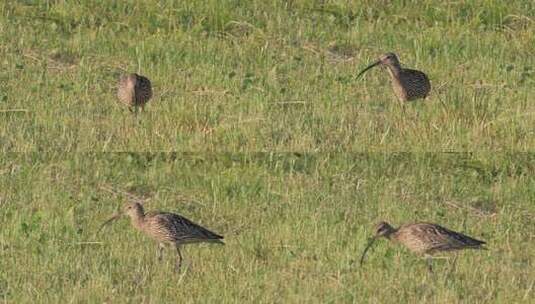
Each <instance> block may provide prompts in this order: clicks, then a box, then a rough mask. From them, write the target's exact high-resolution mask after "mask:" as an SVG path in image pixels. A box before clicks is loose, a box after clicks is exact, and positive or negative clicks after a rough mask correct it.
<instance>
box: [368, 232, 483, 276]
mask: <svg viewBox="0 0 535 304" xmlns="http://www.w3.org/2000/svg"><path fill="white" fill-rule="evenodd" d="M380 237H384V238H387V239H389V240H391V241H395V242H398V243H401V244H402V245H404V246H405V247H407V248H408V249H409V250H410V251H412V252H413V253H416V254H418V255H424V256H426V260H427V263H428V268H429V271H432V267H431V255H432V254H434V253H437V252H442V251H452V250H461V249H485V248H484V247H482V246H483V245H484V244H486V243H485V242H484V241H480V240H476V239H474V238H471V237H469V236H467V235H464V234H462V233H459V232H455V231H452V230H449V229H447V228H444V227H442V226H439V225H437V224H431V223H414V224H407V225H403V226H401V227H399V228H394V227H392V226H390V224H388V223H387V222H380V223H379V224H377V226H376V230H375V236H374V237H373V238H372V239H371V240H370V242H369V243H368V246H366V249H364V252H363V253H362V257H361V258H360V264H361V265H362V263H363V262H364V256H365V255H366V252H367V251H368V249H369V248H370V247H371V246H372V244H373V243H374V241H375V240H376V239H377V238H380Z"/></svg>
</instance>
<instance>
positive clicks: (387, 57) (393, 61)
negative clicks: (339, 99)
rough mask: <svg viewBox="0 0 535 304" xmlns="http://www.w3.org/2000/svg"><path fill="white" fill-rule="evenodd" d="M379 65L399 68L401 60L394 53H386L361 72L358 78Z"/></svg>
mask: <svg viewBox="0 0 535 304" xmlns="http://www.w3.org/2000/svg"><path fill="white" fill-rule="evenodd" d="M378 65H386V66H392V67H399V66H400V64H399V60H398V56H396V54H394V53H385V54H383V55H381V56H380V57H379V59H378V60H377V61H375V62H373V63H372V64H370V65H368V66H367V67H366V68H365V69H363V70H362V71H360V72H359V74H358V75H357V78H359V77H360V76H361V75H362V74H364V73H365V72H366V71H368V70H369V69H371V68H373V67H375V66H378Z"/></svg>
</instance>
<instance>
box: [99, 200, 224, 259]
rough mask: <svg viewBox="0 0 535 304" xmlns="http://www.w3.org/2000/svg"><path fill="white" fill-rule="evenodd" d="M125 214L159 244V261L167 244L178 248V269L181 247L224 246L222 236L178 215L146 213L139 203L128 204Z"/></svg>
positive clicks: (113, 218)
mask: <svg viewBox="0 0 535 304" xmlns="http://www.w3.org/2000/svg"><path fill="white" fill-rule="evenodd" d="M123 213H124V214H126V215H128V216H129V217H130V219H131V222H132V225H133V226H134V227H135V228H137V229H138V230H140V231H141V232H143V233H145V234H146V235H148V236H150V237H151V238H153V239H154V240H156V241H157V242H158V243H159V251H158V259H160V260H161V259H162V250H163V248H164V246H165V245H166V244H172V245H174V246H175V247H176V250H177V255H178V260H177V268H178V269H179V268H180V266H181V265H182V254H181V253H180V246H181V245H184V244H190V243H200V242H212V243H220V244H224V243H223V242H222V241H221V240H222V239H223V237H222V236H220V235H218V234H216V233H214V232H212V231H210V230H208V229H206V228H204V227H201V226H199V225H198V224H195V223H193V222H192V221H190V220H188V219H187V218H185V217H183V216H180V215H178V214H174V213H168V212H160V211H152V212H147V213H145V211H144V209H143V206H142V205H141V204H139V203H127V204H126V205H125V206H124V208H123ZM120 215H121V214H117V215H115V216H113V217H112V218H110V219H109V220H107V221H106V222H105V223H104V224H102V227H104V225H106V224H108V223H109V222H111V221H113V220H115V219H116V218H118V217H119V216H120Z"/></svg>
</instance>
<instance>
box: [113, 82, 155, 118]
mask: <svg viewBox="0 0 535 304" xmlns="http://www.w3.org/2000/svg"><path fill="white" fill-rule="evenodd" d="M117 97H118V98H119V101H120V102H121V103H123V104H125V105H126V106H128V108H129V109H130V111H133V112H137V110H138V108H141V110H143V109H144V108H145V104H146V103H147V102H149V100H150V99H151V98H152V86H151V83H150V80H149V79H148V78H147V77H144V76H141V75H138V74H125V75H122V76H121V78H120V79H119V84H118V86H117Z"/></svg>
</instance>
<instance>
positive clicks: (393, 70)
mask: <svg viewBox="0 0 535 304" xmlns="http://www.w3.org/2000/svg"><path fill="white" fill-rule="evenodd" d="M377 65H382V66H386V68H387V70H388V73H389V74H390V78H391V79H392V88H393V89H394V93H395V94H396V96H397V97H398V99H399V100H400V101H402V102H403V101H411V100H415V99H418V98H423V99H425V98H426V97H427V95H429V91H431V83H430V82H429V78H427V75H425V73H423V72H421V71H418V70H411V69H406V68H402V67H401V64H400V63H399V60H398V57H397V56H396V54H394V53H386V54H384V55H381V57H379V60H377V61H375V62H374V63H372V64H370V65H369V66H368V67H366V68H365V69H364V70H362V71H361V72H360V73H359V74H358V75H357V78H359V77H360V76H361V75H362V74H364V73H365V72H366V71H368V70H369V69H371V68H373V67H375V66H377Z"/></svg>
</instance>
